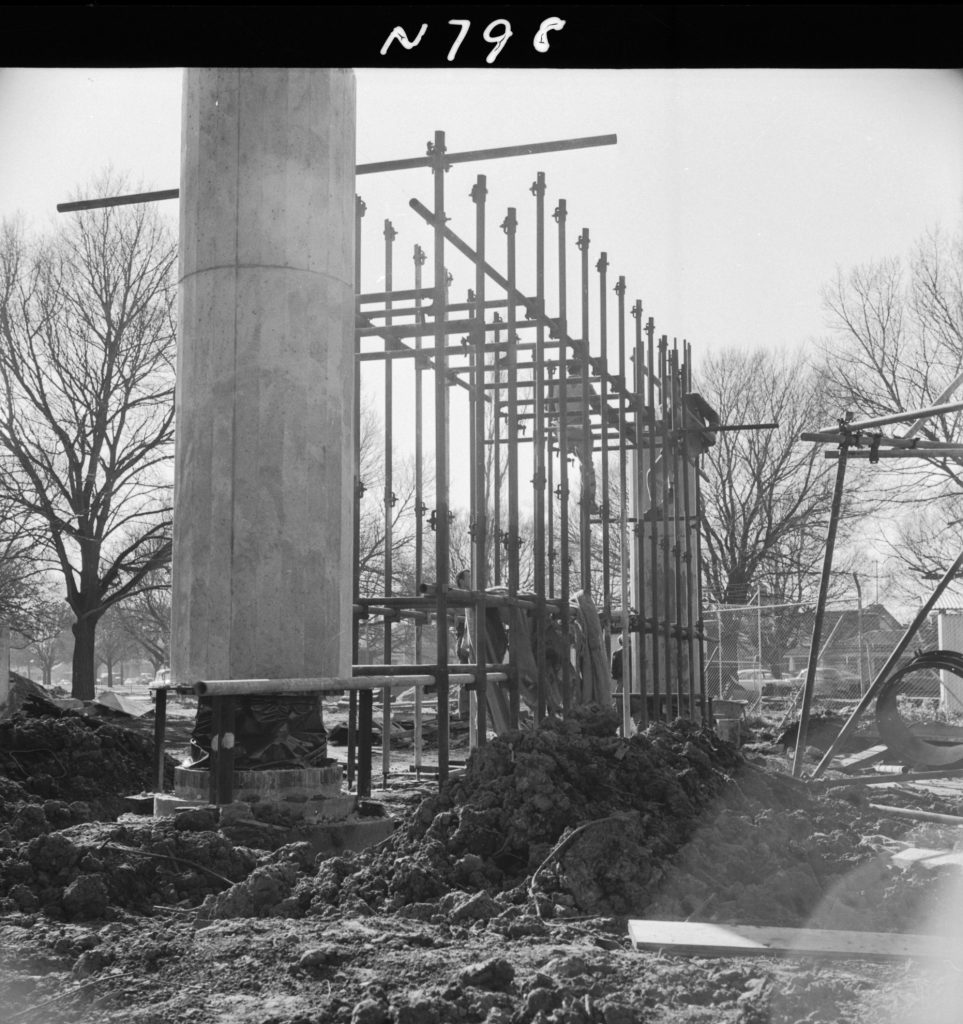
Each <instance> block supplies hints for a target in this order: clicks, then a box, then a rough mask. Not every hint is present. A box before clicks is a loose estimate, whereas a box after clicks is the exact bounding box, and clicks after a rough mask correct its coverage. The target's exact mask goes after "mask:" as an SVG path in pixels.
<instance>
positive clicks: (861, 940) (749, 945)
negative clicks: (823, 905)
mask: <svg viewBox="0 0 963 1024" xmlns="http://www.w3.org/2000/svg"><path fill="white" fill-rule="evenodd" d="M629 937H630V938H631V939H632V945H633V946H635V948H636V949H662V950H665V951H667V952H672V953H692V954H695V955H698V956H727V957H728V956H803V957H815V958H828V959H836V960H840V959H850V958H859V959H870V960H902V959H906V958H910V959H928V960H931V959H952V958H953V957H954V955H955V951H954V949H953V947H952V946H951V945H950V946H948V945H947V942H946V940H945V939H944V938H941V937H940V936H938V935H914V934H899V933H896V932H848V931H827V930H824V929H820V928H777V927H766V928H761V927H757V926H755V925H728V924H708V923H703V922H698V921H643V920H630V921H629Z"/></svg>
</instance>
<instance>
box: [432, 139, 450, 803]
mask: <svg viewBox="0 0 963 1024" xmlns="http://www.w3.org/2000/svg"><path fill="white" fill-rule="evenodd" d="M429 157H430V158H431V171H432V178H433V181H434V204H435V208H434V219H435V229H434V274H435V299H434V301H435V303H436V305H437V306H438V308H439V309H440V308H442V307H444V305H445V303H446V301H447V296H446V287H447V280H446V271H445V230H444V225H445V173H446V170H447V167H448V165H449V163H448V160H447V159H446V155H445V133H444V132H441V131H436V132H435V139H434V144H433V145H432V146H431V147H430V152H429ZM441 324H442V321H441V320H439V321H438V324H437V325H436V333H435V349H436V353H437V354H436V357H435V360H436V366H435V512H436V518H437V528H436V532H435V572H436V574H437V579H438V589H437V596H436V603H435V616H436V618H435V621H436V624H437V625H436V631H437V633H436V658H435V660H436V662H437V664H438V666H439V671H438V781H439V783H443V782H445V781H446V779H447V778H448V759H449V718H448V682H449V680H448V669H447V665H448V599H447V592H448V586H449V583H450V576H451V570H450V565H449V548H448V541H449V535H448V526H449V521H448V509H449V493H448V387H447V382H446V372H447V365H448V358H447V356H446V355H445V353H444V351H443V348H444V345H443V338H444V335H443V333H442V331H443V328H442V327H441V326H440V325H441Z"/></svg>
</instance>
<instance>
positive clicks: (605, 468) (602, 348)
mask: <svg viewBox="0 0 963 1024" xmlns="http://www.w3.org/2000/svg"><path fill="white" fill-rule="evenodd" d="M608 265H609V261H608V255H607V254H606V253H604V252H603V253H602V254H601V255H600V256H599V259H598V262H597V263H596V264H595V269H596V271H597V272H598V275H599V364H600V366H601V371H600V373H599V376H600V377H601V380H600V382H599V406H600V409H599V424H600V432H601V435H602V444H601V448H602V495H601V498H600V499H598V500H597V501H596V504H597V505H598V506H599V517H600V519H601V523H602V626H603V629H604V633H605V663H606V665H609V666H611V664H612V594H611V586H610V585H611V582H612V581H611V574H610V570H611V565H610V558H611V547H610V545H611V538H610V536H609V524H610V521H611V514H610V509H609V416H608V413H609V392H610V390H611V387H610V379H609V363H608V359H609V348H608V317H607V308H606V300H607V298H608V296H607V295H606V292H605V288H606V282H605V271H606V269H607V267H608ZM622 657H623V658H624V657H625V655H624V654H623V655H622Z"/></svg>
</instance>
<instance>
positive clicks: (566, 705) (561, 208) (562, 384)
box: [554, 199, 572, 713]
mask: <svg viewBox="0 0 963 1024" xmlns="http://www.w3.org/2000/svg"><path fill="white" fill-rule="evenodd" d="M567 215H568V211H567V209H566V204H565V200H564V199H559V201H558V205H557V206H556V207H555V213H554V217H555V222H556V223H557V224H558V330H559V338H558V392H557V394H558V402H557V409H556V414H557V416H558V456H559V474H558V475H559V483H558V486H559V496H558V501H559V508H560V519H559V546H560V548H561V552H560V554H561V557H560V559H559V561H560V563H561V564H560V567H559V568H560V574H561V580H560V588H559V596H560V598H561V603H562V607H561V619H562V645H563V647H564V648H565V650H566V651H567V650H568V649H569V646H570V645H571V642H572V631H571V608H570V606H569V598H570V593H569V570H570V568H571V566H570V558H569V535H568V341H567V338H568V302H567V298H566V296H567V287H568V284H567V281H566V275H565V266H566V262H565V219H566V217H567ZM571 706H572V664H571V658H569V657H568V656H566V657H565V658H563V659H562V710H563V711H564V712H566V713H567V712H568V710H569V709H570V708H571Z"/></svg>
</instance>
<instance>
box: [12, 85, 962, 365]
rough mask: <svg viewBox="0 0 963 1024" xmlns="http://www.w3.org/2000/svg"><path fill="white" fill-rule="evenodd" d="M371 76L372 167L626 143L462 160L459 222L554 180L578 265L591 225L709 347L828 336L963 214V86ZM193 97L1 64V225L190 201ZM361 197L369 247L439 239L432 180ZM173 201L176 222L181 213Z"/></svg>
mask: <svg viewBox="0 0 963 1024" xmlns="http://www.w3.org/2000/svg"><path fill="white" fill-rule="evenodd" d="M356 77H357V86H358V161H359V162H367V161H373V160H383V159H392V158H398V157H405V156H420V155H423V154H424V152H425V145H426V143H427V142H428V140H429V139H431V137H432V135H433V133H434V131H435V130H436V129H442V130H444V131H445V132H446V133H447V141H448V146H449V149H450V150H452V151H458V150H470V149H478V148H485V147H492V146H512V145H518V144H522V143H527V142H542V141H548V140H554V139H565V138H576V137H582V136H591V135H603V134H610V133H614V134H616V135H617V136H618V144H617V145H616V146H612V147H605V148H599V149H592V150H583V151H573V152H568V153H558V154H551V155H543V156H541V157H538V158H521V159H511V160H498V161H488V162H485V163H481V164H475V165H467V164H463V165H456V166H455V167H454V168H453V169H452V170H451V171H450V172H449V174H448V194H449V196H450V197H451V199H450V207H449V214H450V216H451V217H452V222H451V226H452V228H453V229H454V230H455V231H456V232H458V233H460V234H462V235H463V236H464V237H466V238H470V237H471V235H472V232H473V219H472V218H473V214H472V207H471V204H470V202H468V200H467V194H468V192H469V190H470V189H471V186H472V184H473V183H474V179H475V175H476V174H477V173H484V174H485V175H486V176H487V178H488V189H489V197H488V201H489V210H490V220H491V224H492V227H491V228H490V231H492V232H493V235H494V233H495V232H494V227H495V226H497V224H498V223H500V222H501V220H502V218H503V217H504V210H505V208H506V207H507V206H509V205H514V206H516V207H517V208H518V211H519V220H520V228H519V235H520V238H522V237H526V238H527V237H528V233H529V232H531V231H532V230H533V221H534V207H533V200H532V197H531V195H530V194H529V192H528V188H529V186H530V184H531V182H532V181H533V180H534V177H535V173H536V172H537V171H538V170H543V171H545V173H546V176H547V184H548V196H547V202H548V210H549V212H551V210H552V209H554V206H555V203H556V202H557V199H558V198H559V197H564V198H565V199H566V200H567V205H568V210H569V220H568V227H569V235H570V239H571V243H570V244H571V245H572V255H571V256H570V261H571V262H570V267H572V268H574V267H575V265H576V263H575V261H576V259H577V256H578V254H577V251H576V250H575V249H574V239H575V237H576V236H577V234H578V233H579V231H580V230H581V228H582V227H588V228H589V231H590V235H591V242H592V266H593V267H594V263H595V260H596V258H597V255H598V253H599V252H600V251H601V250H605V251H606V252H607V253H608V257H609V264H610V266H609V275H610V278H612V279H613V280H614V277H615V276H617V275H619V274H624V275H625V276H626V278H627V281H628V289H629V296H630V299H634V298H637V297H638V298H641V299H642V300H643V302H644V304H645V308H646V311H647V313H648V314H649V315H652V316H653V317H654V318H655V320H656V325H657V329H658V331H659V333H662V332H665V333H667V334H669V335H670V336H677V337H680V338H681V337H685V338H687V339H688V340H689V341H690V342H692V344H693V347H694V348H695V350H696V351H699V350H707V349H708V348H710V347H713V346H719V345H743V344H748V345H753V346H756V345H780V346H782V345H796V344H803V343H806V342H807V341H809V340H811V339H812V338H814V337H817V336H819V335H820V334H821V333H822V331H823V313H822V309H821V305H820V300H819V291H820V288H821V287H822V285H823V284H824V283H825V282H826V281H828V280H829V279H830V278H831V277H832V276H833V274H834V273H835V268H836V267H837V265H839V266H842V267H849V266H852V265H854V264H857V263H862V262H866V261H869V260H875V259H879V258H881V257H886V256H905V255H906V254H907V253H908V251H909V249H910V248H911V247H912V244H913V242H914V240H915V239H916V238H917V237H918V236H919V235H920V234H921V233H922V232H923V231H924V230H926V229H928V228H930V227H932V226H935V225H942V226H943V227H945V228H946V229H948V230H955V229H956V228H958V227H959V225H960V224H961V222H963V76H961V75H960V74H959V73H958V72H952V71H938V70H851V71H847V70H832V69H822V70H766V69H746V70H683V69H677V70H608V69H600V70H566V71H558V70H522V69H498V68H495V69H486V70H472V69H426V70H402V69H377V70H374V69H366V68H360V69H358V70H357V72H356ZM181 84H182V72H181V70H180V69H175V68H169V69H168V68H160V69H134V70H124V69H111V70H97V69H90V68H84V69H55V68H49V69H44V68H36V69H7V70H2V71H0V147H2V153H3V159H2V160H0V216H3V217H8V216H11V215H13V214H15V213H17V212H18V211H20V212H22V213H24V214H25V215H26V216H27V217H28V219H29V221H30V223H31V224H32V225H33V226H35V227H38V228H39V227H42V226H44V225H46V224H48V223H50V222H53V221H54V220H56V218H57V216H58V215H57V214H56V213H55V211H54V207H55V205H56V203H57V202H60V201H63V200H64V199H65V198H67V197H68V196H70V195H72V194H73V193H74V192H75V191H77V189H78V188H80V190H81V191H83V189H82V188H81V186H82V185H83V183H85V182H86V181H89V180H90V179H91V178H92V177H93V176H94V175H96V174H97V173H98V172H99V171H100V170H101V169H103V168H104V167H106V166H107V165H110V166H112V167H113V168H114V170H116V171H118V172H124V173H128V174H129V175H130V176H131V179H132V181H133V183H134V184H135V185H139V184H143V185H144V186H145V187H152V188H172V187H176V186H177V185H178V184H179V180H178V179H179V159H180V136H179V132H180V126H179V122H180V94H181ZM358 191H359V193H360V194H361V195H362V196H363V197H364V198H365V201H366V203H367V206H368V214H367V217H366V219H365V232H366V236H365V248H366V251H367V253H368V254H369V255H371V256H373V255H374V253H375V251H376V246H377V245H380V236H381V230H382V225H383V220H384V219H385V218H386V217H387V218H391V219H392V221H393V223H394V225H395V227H396V229H397V230H398V232H399V236H398V239H397V241H396V246H397V247H398V248H397V249H396V252H397V253H399V254H407V253H410V251H411V246H412V245H413V244H414V243H415V242H419V241H420V242H421V243H422V244H423V245H426V238H427V235H426V232H425V231H424V229H423V227H422V225H421V224H420V222H418V221H417V219H416V218H415V217H414V215H413V214H411V213H410V211H409V209H408V206H407V203H408V200H409V199H410V198H411V197H413V196H415V197H419V198H421V199H422V201H424V202H426V203H427V204H428V205H430V200H431V183H430V176H429V174H428V172H427V171H411V172H403V173H394V174H383V175H377V176H374V175H373V176H365V177H363V178H359V180H358ZM162 206H163V207H164V210H165V214H166V215H169V216H171V217H172V218H176V207H177V204H176V202H168V203H166V204H162ZM550 226H553V225H550ZM497 242H498V239H497V238H495V237H493V238H492V241H491V245H492V246H494V245H496V243H497ZM426 248H428V246H427V245H426ZM493 251H494V250H493ZM379 258H380V253H379ZM493 261H495V256H493ZM520 266H521V271H520V273H521V274H522V275H523V276H524V274H525V273H526V267H525V266H523V265H522V264H521V262H520ZM451 269H452V271H453V273H454V274H455V283H454V287H455V291H456V293H459V292H463V289H464V288H467V287H470V285H471V284H472V274H471V272H470V270H469V268H468V267H467V265H465V264H461V265H459V264H458V263H455V262H453V264H452V267H451ZM399 272H400V273H406V272H407V270H404V271H399ZM429 272H430V268H429Z"/></svg>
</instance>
